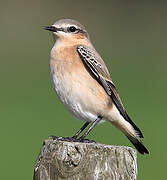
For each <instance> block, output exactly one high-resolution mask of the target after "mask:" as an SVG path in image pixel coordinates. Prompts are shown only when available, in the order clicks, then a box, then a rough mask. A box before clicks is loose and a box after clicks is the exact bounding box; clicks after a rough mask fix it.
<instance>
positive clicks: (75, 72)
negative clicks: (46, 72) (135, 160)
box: [45, 19, 149, 154]
mask: <svg viewBox="0 0 167 180" xmlns="http://www.w3.org/2000/svg"><path fill="white" fill-rule="evenodd" d="M45 29H46V30H49V31H52V32H53V35H54V39H55V44H54V46H53V48H52V50H51V54H50V76H51V80H52V84H53V88H54V90H55V91H56V94H57V96H58V97H59V98H60V100H61V101H62V103H63V104H64V105H65V107H66V108H67V109H68V111H69V112H70V113H71V114H72V115H74V116H75V117H76V118H78V119H80V120H85V121H86V123H85V124H84V125H83V126H82V128H81V129H80V130H79V131H78V132H77V133H76V134H75V135H74V136H73V137H72V138H71V139H72V140H75V139H77V138H78V136H79V135H80V134H81V132H82V131H83V130H84V129H85V128H86V127H87V126H88V125H89V123H90V122H92V125H91V126H90V127H89V128H88V130H87V131H86V132H85V133H84V134H83V135H82V136H81V137H80V138H79V140H80V141H84V139H85V137H86V136H87V134H88V133H89V132H90V131H91V130H92V129H93V127H94V126H95V125H96V124H97V123H98V122H100V121H101V120H107V121H109V122H111V123H112V124H113V125H114V126H115V127H117V128H118V129H119V130H121V131H122V132H123V133H124V134H125V135H126V136H127V138H128V139H129V140H130V141H131V143H132V144H133V145H134V146H135V147H136V149H137V150H138V151H139V152H140V153H141V154H145V153H146V154H149V151H148V150H147V149H146V147H145V146H144V145H143V144H142V142H141V140H140V138H143V134H142V132H141V131H140V129H139V128H138V127H137V126H136V125H135V124H134V123H133V121H132V120H131V119H130V117H129V116H128V114H127V112H126V110H125V108H124V107H123V104H122V102H121V99H120V97H119V95H118V93H117V90H116V87H115V85H114V83H113V82H112V79H111V77H110V74H109V72H108V69H107V67H106V66H105V63H104V61H103V60H102V58H101V57H100V55H99V54H98V53H97V52H96V50H95V49H94V47H93V45H92V43H91V42H90V39H89V35H88V33H87V31H86V29H85V27H84V26H83V25H81V24H80V23H79V22H77V21H75V20H72V19H61V20H59V21H57V22H56V23H55V24H53V25H52V26H47V27H45Z"/></svg>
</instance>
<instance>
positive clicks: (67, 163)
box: [34, 139, 137, 180]
mask: <svg viewBox="0 0 167 180" xmlns="http://www.w3.org/2000/svg"><path fill="white" fill-rule="evenodd" d="M136 159H137V155H136V151H135V150H134V149H132V148H130V147H125V146H109V145H103V144H96V143H79V142H66V141H60V140H53V139H48V140H45V142H44V144H43V147H42V148H41V151H40V154H39V156H38V158H37V161H36V164H35V168H34V180H64V179H67V180H136V179H137V162H136Z"/></svg>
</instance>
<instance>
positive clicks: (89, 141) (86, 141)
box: [49, 136, 96, 143]
mask: <svg viewBox="0 0 167 180" xmlns="http://www.w3.org/2000/svg"><path fill="white" fill-rule="evenodd" d="M49 138H51V139H53V140H60V141H68V142H81V143H96V142H95V141H94V140H90V139H82V138H78V139H77V138H73V137H57V136H49Z"/></svg>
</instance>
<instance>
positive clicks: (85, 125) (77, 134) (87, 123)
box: [72, 121, 90, 139]
mask: <svg viewBox="0 0 167 180" xmlns="http://www.w3.org/2000/svg"><path fill="white" fill-rule="evenodd" d="M89 124H90V122H88V121H87V122H86V123H85V124H84V125H83V126H82V127H81V129H80V130H79V131H78V132H77V133H76V134H75V135H74V136H72V138H74V139H76V138H77V137H78V136H79V135H80V134H81V132H82V131H83V130H84V129H85V128H86V127H87V126H88V125H89Z"/></svg>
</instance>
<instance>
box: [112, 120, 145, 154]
mask: <svg viewBox="0 0 167 180" xmlns="http://www.w3.org/2000/svg"><path fill="white" fill-rule="evenodd" d="M111 122H112V124H113V125H114V126H115V127H117V128H118V129H119V130H120V131H122V132H123V133H124V134H125V136H126V137H127V138H128V139H129V140H130V142H131V143H132V144H133V145H134V146H135V148H136V149H137V150H138V152H139V153H141V154H149V151H148V150H147V148H146V147H145V146H144V145H143V143H142V141H141V140H140V133H141V131H140V130H139V132H138V131H137V130H136V129H134V127H133V126H132V125H131V124H130V123H129V122H128V121H126V120H125V119H124V118H123V117H122V118H121V119H119V120H115V121H111ZM136 127H137V126H136Z"/></svg>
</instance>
